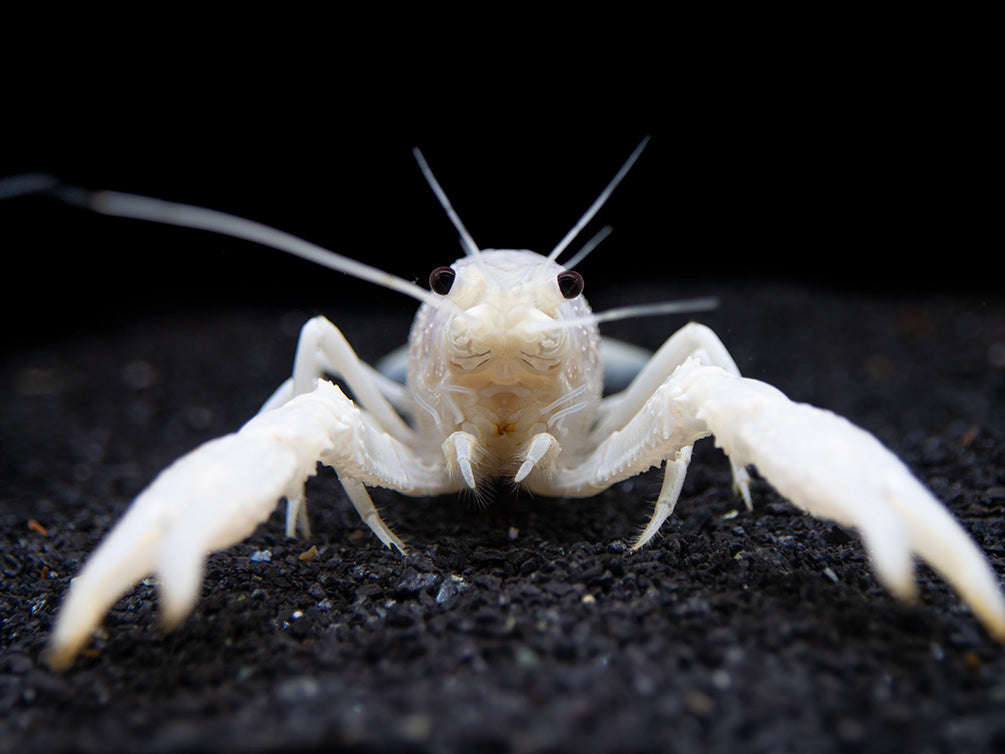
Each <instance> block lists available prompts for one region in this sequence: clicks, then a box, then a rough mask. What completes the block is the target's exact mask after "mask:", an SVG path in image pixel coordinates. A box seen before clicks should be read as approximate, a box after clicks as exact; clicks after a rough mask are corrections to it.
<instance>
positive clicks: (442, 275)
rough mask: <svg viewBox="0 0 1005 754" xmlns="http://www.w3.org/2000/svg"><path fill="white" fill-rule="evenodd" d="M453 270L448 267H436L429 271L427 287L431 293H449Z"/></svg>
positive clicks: (452, 280) (443, 294)
mask: <svg viewBox="0 0 1005 754" xmlns="http://www.w3.org/2000/svg"><path fill="white" fill-rule="evenodd" d="M454 277H455V274H454V271H453V270H452V269H450V268H449V267H437V268H436V269H435V270H433V271H432V272H431V273H429V288H430V290H431V291H433V293H439V294H440V295H441V296H446V295H447V294H448V293H450V286H452V285H453V284H454Z"/></svg>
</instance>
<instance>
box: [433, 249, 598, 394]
mask: <svg viewBox="0 0 1005 754" xmlns="http://www.w3.org/2000/svg"><path fill="white" fill-rule="evenodd" d="M430 287H431V288H432V290H433V291H434V292H437V293H440V295H443V296H445V297H448V298H449V300H450V301H451V302H452V303H453V304H455V305H456V307H457V309H456V310H455V311H454V312H453V313H452V314H451V316H450V317H449V320H448V322H447V323H446V327H445V328H444V329H443V331H442V337H443V343H442V346H443V353H444V356H445V358H446V361H447V362H448V363H449V365H450V367H451V369H452V370H453V371H455V372H458V373H461V374H465V375H469V376H473V375H476V374H477V375H480V379H479V380H478V381H479V382H486V383H487V382H491V383H494V384H511V383H521V384H524V385H527V384H528V383H533V382H537V381H539V380H540V379H541V378H542V377H544V376H546V375H547V374H548V373H551V372H556V371H557V370H558V369H559V368H560V367H561V365H562V363H563V362H564V361H565V360H566V358H568V355H569V353H568V351H569V341H570V338H569V331H568V328H564V327H561V326H560V321H561V319H562V317H563V315H569V314H572V315H575V314H578V313H581V312H583V311H586V312H588V311H589V308H588V307H587V305H586V302H585V300H584V299H583V298H582V290H583V279H582V277H580V276H579V274H578V273H575V272H571V271H568V270H565V269H564V268H563V267H562V266H561V265H559V264H557V263H555V262H553V261H551V260H548V259H547V258H545V257H542V256H541V255H539V254H536V253H534V252H531V251H507V250H487V251H483V252H481V253H480V254H479V256H478V257H476V258H472V257H465V258H463V259H460V260H458V261H457V262H455V263H454V264H453V265H452V266H451V267H440V268H437V269H436V270H434V272H433V274H432V275H431V276H430Z"/></svg>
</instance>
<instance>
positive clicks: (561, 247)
mask: <svg viewBox="0 0 1005 754" xmlns="http://www.w3.org/2000/svg"><path fill="white" fill-rule="evenodd" d="M648 143H649V137H648V136H646V138H644V139H643V140H642V143H640V144H639V145H638V146H637V147H635V151H634V152H632V153H631V154H630V155H629V156H628V159H627V160H625V164H624V165H622V166H621V169H620V170H619V171H618V172H617V173H615V175H614V177H613V178H612V179H611V182H610V183H608V184H607V188H605V189H604V190H603V191H601V192H600V196H598V197H597V198H596V199H595V200H594V201H593V204H591V205H590V208H589V209H588V210H586V212H585V213H584V214H583V216H582V217H581V218H579V221H578V222H577V223H576V224H575V225H573V226H572V229H571V230H570V231H569V232H568V233H566V234H565V238H563V239H562V240H561V241H559V242H558V246H556V247H555V248H554V249H553V250H552V252H551V254H549V255H548V259H551V260H555V259H557V258H558V256H559V254H561V253H562V252H563V251H565V249H566V247H567V246H568V245H569V244H570V243H572V241H573V239H574V238H575V237H576V236H578V235H579V231H581V230H582V229H583V228H584V227H585V226H586V224H587V223H588V222H590V220H592V219H593V216H594V215H596V214H597V212H599V211H600V208H601V207H603V206H604V202H606V201H607V199H608V198H609V197H610V195H611V194H612V193H613V192H614V189H615V188H617V186H618V184H619V183H621V179H622V178H624V177H625V176H626V175H628V171H629V170H631V169H632V165H634V164H635V161H636V160H637V159H639V155H640V154H642V150H643V149H645V148H646V144H648Z"/></svg>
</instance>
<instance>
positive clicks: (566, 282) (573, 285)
mask: <svg viewBox="0 0 1005 754" xmlns="http://www.w3.org/2000/svg"><path fill="white" fill-rule="evenodd" d="M558 290H560V291H561V292H562V295H563V296H565V297H566V298H576V296H578V295H579V294H580V293H582V292H583V276H582V275H580V274H579V273H578V272H573V271H572V270H566V271H565V272H560V273H558Z"/></svg>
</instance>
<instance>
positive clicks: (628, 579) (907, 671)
mask: <svg viewBox="0 0 1005 754" xmlns="http://www.w3.org/2000/svg"><path fill="white" fill-rule="evenodd" d="M705 292H706V291H702V293H705ZM714 292H715V293H718V294H719V295H720V296H721V298H722V306H721V308H720V309H719V310H717V311H715V312H712V313H710V314H709V315H708V316H702V317H701V319H702V320H703V321H706V322H708V323H709V324H710V325H712V326H713V327H715V329H716V330H717V331H718V332H719V333H720V335H721V337H722V339H723V340H724V341H725V343H726V345H727V346H728V347H729V348H730V349H731V350H732V351H733V352H734V355H735V356H736V358H737V361H738V363H739V364H740V367H741V370H743V371H744V372H745V373H746V374H747V375H748V376H752V377H757V378H761V379H765V380H767V381H769V382H772V383H773V384H776V385H778V386H779V387H780V388H782V389H783V390H784V391H786V392H787V393H789V394H790V395H791V396H792V397H794V398H796V399H798V400H803V401H808V402H811V403H814V404H817V405H821V406H824V407H827V408H832V409H834V410H836V411H838V412H839V413H842V414H844V415H846V416H848V417H849V418H851V419H853V420H854V421H856V422H857V423H859V424H861V425H862V426H864V427H866V428H868V429H869V430H871V431H873V432H875V433H876V434H877V435H878V436H879V437H880V439H881V440H883V441H884V442H885V443H887V444H888V445H889V446H890V447H892V448H893V449H894V450H895V451H896V452H897V453H899V454H900V455H901V456H902V457H903V458H904V459H905V460H906V461H907V463H908V464H909V465H910V467H911V468H912V469H913V470H914V471H915V472H916V473H917V474H918V475H919V476H920V477H921V478H922V479H924V480H925V481H926V482H927V483H928V484H929V485H930V487H931V488H932V489H933V490H934V491H935V493H936V494H937V495H938V496H939V497H940V498H941V499H943V500H944V501H946V503H947V505H948V506H949V507H950V508H951V509H952V510H953V511H954V513H955V514H956V515H957V516H958V517H959V518H960V519H961V520H962V521H963V523H964V525H965V526H966V528H967V529H968V530H969V531H970V532H972V533H973V535H974V537H975V538H976V539H977V541H978V542H979V543H980V545H981V546H982V547H983V548H984V550H985V551H986V552H987V553H988V555H989V557H990V558H991V561H992V563H993V564H994V565H995V567H996V568H997V570H998V571H999V573H1002V572H1003V571H1005V519H1003V516H1002V513H1003V508H1005V452H1003V449H1002V447H1003V446H1002V439H1003V426H1005V425H1003V423H1002V406H1003V401H1002V397H1003V390H1005V371H1003V370H1005V304H1003V302H1002V301H1001V300H1000V299H991V300H986V299H982V298H980V297H978V296H963V295H949V294H944V295H935V294H931V293H915V294H911V295H905V296H900V297H895V296H885V297H861V296H854V297H853V296H846V295H842V294H840V293H837V292H834V291H828V290H819V289H818V290H804V289H798V288H796V287H794V286H791V285H781V284H779V285H767V284H764V285H762V284H748V285H738V284H733V285H724V286H721V287H719V288H717V289H716V290H715V291H714ZM625 293H626V292H625V291H624V290H622V291H620V292H619V297H618V300H615V299H613V298H611V299H610V300H609V301H600V300H598V299H596V298H595V297H594V296H592V295H591V291H588V295H591V299H592V300H593V303H594V305H595V306H596V305H597V304H601V306H605V305H613V304H615V303H620V302H623V301H625V300H646V299H650V300H651V299H662V298H666V291H665V289H664V288H657V287H656V286H647V285H645V284H639V285H637V286H636V287H635V288H633V289H632V290H631V291H629V292H628V293H629V295H628V296H627V298H626V296H625ZM674 293H678V292H674ZM326 313H327V314H329V316H331V318H332V319H333V320H334V321H336V322H337V323H338V324H339V325H340V326H341V327H342V329H343V330H344V332H345V333H346V335H347V337H348V338H349V340H350V341H351V342H352V343H354V344H355V345H356V346H357V348H358V350H359V352H360V353H361V355H363V356H364V357H365V358H367V359H373V358H374V357H376V356H378V355H380V353H382V352H383V351H385V350H387V349H388V348H390V347H392V346H394V345H397V344H398V343H399V342H401V341H402V340H403V338H404V337H405V333H406V332H407V326H408V321H407V317H402V316H401V315H399V314H397V313H388V314H383V315H376V316H374V315H372V314H371V315H367V316H363V314H362V313H361V312H359V311H352V310H349V309H348V308H347V307H344V308H338V307H336V308H333V309H331V310H329V311H327V312H326ZM307 316H308V313H307V312H298V311H286V310H282V309H276V310H271V309H270V310H264V311H263V310H258V311H240V310H225V311H222V312H206V313H203V314H195V313H190V314H187V315H178V314H164V315H162V316H159V317H158V316H153V315H151V316H148V317H144V318H143V319H142V320H140V321H136V322H133V323H131V324H128V325H121V324H119V325H116V326H111V325H109V326H108V327H105V328H103V329H99V330H95V331H89V332H83V333H78V334H76V335H73V336H68V337H64V338H60V339H55V338H53V339H49V340H47V341H46V342H44V343H34V344H31V345H25V346H22V347H19V348H18V349H16V350H14V351H13V352H10V353H9V354H8V356H7V358H5V360H4V362H3V364H2V365H0V373H2V378H3V381H2V392H0V417H2V424H0V427H2V429H0V443H2V445H0V474H2V488H0V529H2V532H3V540H2V541H3V553H2V559H3V562H2V582H0V610H2V616H3V622H2V632H0V647H2V652H3V654H2V657H0V750H2V751H3V752H15V751H16V752H21V753H23V754H31V753H34V752H48V753H50V754H55V753H57V752H70V751H79V752H102V753H111V752H126V751H148V752H162V753H164V754H167V753H171V754H176V753H178V752H195V751H199V752H242V753H251V752H274V751H296V752H301V753H305V752H314V751H318V752H320V751H351V752H364V751H408V752H466V751H478V752H528V753H530V752H577V754H591V753H592V752H655V751H683V752H694V751H707V752H726V751H729V752H736V751H745V752H842V751H855V752H900V751H912V752H916V753H920V752H943V751H945V752H949V751H952V752H989V751H1001V750H1005V649H1003V648H1002V647H1001V646H998V645H997V644H995V643H994V642H993V641H991V640H990V639H989V638H988V636H987V635H986V633H985V632H984V631H983V629H982V628H981V627H980V626H979V624H978V623H977V622H976V621H975V619H974V617H973V616H972V615H971V613H970V612H969V611H968V610H967V609H966V608H965V607H963V606H962V605H961V604H960V602H959V600H958V599H957V597H956V596H955V595H954V594H953V593H952V592H951V591H950V590H949V589H948V588H947V586H946V585H945V583H944V582H942V581H941V580H940V579H938V578H937V577H935V576H934V575H933V574H932V573H931V572H930V571H929V570H927V569H925V568H921V569H920V570H919V578H920V579H921V581H922V591H921V594H922V600H921V602H920V603H919V604H915V605H902V604H898V603H896V602H894V601H893V600H892V599H891V598H890V597H889V596H888V595H887V594H886V593H885V592H884V591H883V590H882V589H881V588H880V587H879V586H878V585H877V583H876V581H875V579H874V577H873V575H872V573H871V572H870V569H869V566H868V563H867V560H866V557H865V555H864V553H863V550H862V548H861V546H860V544H859V541H858V539H857V538H856V537H855V536H854V534H853V533H850V532H847V531H845V530H843V529H842V528H840V527H838V526H836V525H833V524H831V523H828V522H825V521H816V520H812V519H810V518H809V517H807V516H804V515H802V514H800V513H798V512H797V511H796V510H795V509H794V508H793V507H792V506H791V505H789V504H788V503H786V502H785V501H783V500H781V499H780V498H779V497H778V496H777V495H776V494H775V493H774V492H773V490H772V489H771V488H770V487H769V486H768V485H767V484H766V483H764V482H763V481H757V482H756V483H755V487H754V499H755V509H754V511H753V512H749V513H748V512H746V511H745V510H743V508H742V505H740V504H739V503H738V500H737V499H736V498H735V497H734V496H733V495H732V493H731V491H730V479H729V471H728V466H727V464H726V463H725V460H724V459H723V457H722V456H721V454H720V453H719V451H717V450H716V449H715V448H714V446H713V444H712V443H711V442H710V441H707V440H706V441H703V442H702V443H701V444H700V445H699V447H698V449H697V451H696V454H695V460H694V463H693V464H692V468H691V472H690V474H689V477H688V480H687V483H686V485H685V490H684V495H683V497H682V500H681V503H680V505H679V506H678V510H677V513H676V514H675V516H674V517H673V518H672V519H671V520H670V521H669V522H668V523H667V525H666V527H665V529H664V531H663V533H662V534H663V536H662V537H661V538H660V539H659V540H658V541H657V542H656V543H655V545H654V546H652V547H650V548H649V549H647V550H645V551H644V552H640V553H637V554H634V555H628V554H627V552H626V544H625V543H626V542H627V541H629V540H630V538H631V537H632V535H633V534H634V533H635V532H636V531H637V530H638V528H639V527H640V526H641V525H642V524H643V523H644V521H645V519H646V516H647V513H648V510H649V503H648V502H647V501H651V500H652V499H653V498H654V496H655V493H656V491H657V490H658V487H659V477H658V475H656V474H648V475H644V476H642V477H639V478H637V479H635V480H632V481H630V482H628V483H625V484H622V485H619V486H618V487H616V488H613V489H611V490H608V491H607V492H606V493H604V494H602V495H600V496H598V497H597V498H595V499H591V500H586V501H562V500H548V499H533V498H531V497H528V496H522V497H513V496H512V494H511V493H510V491H509V490H508V489H507V488H505V487H501V488H500V489H499V490H497V491H496V493H495V495H494V496H493V498H492V500H491V502H490V503H489V504H488V505H486V506H480V505H478V504H476V503H475V502H473V501H470V500H465V499H453V498H444V499H435V500H412V499H408V498H403V497H400V496H398V495H395V494H392V493H385V492H382V491H377V492H375V499H376V500H377V502H378V505H379V506H380V507H381V509H382V511H383V512H384V515H385V517H386V519H387V520H388V521H389V523H390V524H391V525H392V527H393V528H394V529H395V531H396V532H397V533H399V534H400V535H401V536H402V537H403V538H404V539H405V541H406V542H407V543H408V544H409V545H410V547H411V552H410V554H409V555H408V556H407V557H405V558H402V557H400V556H397V555H395V554H393V553H391V552H389V551H387V550H384V549H382V548H381V546H380V545H379V543H378V542H377V540H376V539H375V538H374V537H373V536H372V535H371V534H370V533H368V531H366V530H365V528H364V527H363V526H362V525H361V524H360V522H359V520H358V518H357V517H356V516H355V514H354V513H353V511H352V510H351V508H350V507H349V505H348V503H347V501H346V500H345V498H344V496H343V494H342V492H341V488H340V487H339V486H338V484H337V482H336V481H335V479H334V476H333V475H332V474H331V473H330V472H326V471H322V473H320V474H319V475H318V477H317V478H315V479H314V480H313V481H312V482H311V484H310V485H309V495H310V501H311V508H310V513H311V521H312V525H313V529H314V532H315V534H314V536H313V537H312V538H311V539H310V540H308V541H291V540H288V539H286V538H285V537H284V536H283V533H282V530H283V525H282V510H281V509H280V508H277V512H276V514H275V515H273V516H272V518H271V519H270V520H269V521H268V522H266V523H265V524H263V525H262V526H261V527H260V528H259V529H258V531H257V532H256V534H255V536H254V537H252V538H251V539H249V540H248V541H246V542H244V543H242V544H239V545H237V546H235V547H233V548H232V549H230V550H228V551H226V552H222V553H218V554H215V555H213V556H212V557H211V558H210V560H209V566H208V571H207V574H206V581H205V586H204V589H203V597H202V599H201V601H200V602H199V604H198V607H197V608H196V611H195V613H194V614H193V615H192V616H191V618H190V619H189V620H188V621H187V622H186V623H185V624H184V625H183V627H182V628H181V629H179V630H177V631H175V632H174V633H171V634H170V635H167V636H164V635H162V634H161V633H160V632H159V631H158V630H157V614H156V595H155V588H154V586H153V585H152V582H151V583H146V584H142V585H139V586H138V587H137V588H136V589H135V590H133V591H132V592H131V593H130V594H129V595H128V596H127V597H126V598H125V599H123V600H122V601H121V602H120V603H119V604H118V605H117V606H116V607H115V608H114V609H113V610H112V612H111V613H110V614H109V616H108V618H107V620H106V621H105V625H104V628H103V629H102V630H101V631H100V632H99V634H98V635H97V636H96V638H95V640H94V642H93V644H92V646H91V647H90V649H89V650H88V651H87V653H86V655H85V656H83V657H81V658H80V659H79V660H78V661H77V663H76V664H75V665H74V666H73V668H72V669H71V670H69V671H68V672H66V673H64V674H57V673H54V672H52V671H50V670H49V669H48V668H47V667H46V666H45V665H44V663H43V662H42V661H41V657H40V655H41V652H42V650H43V647H44V643H45V640H46V636H47V635H48V632H49V629H50V626H51V623H52V620H53V616H54V614H55V612H56V608H57V606H58V604H59V602H60V599H61V597H62V595H63V594H64V592H65V590H66V589H67V587H68V584H69V580H70V578H71V576H72V575H73V574H74V573H75V571H76V570H77V569H78V568H79V566H80V564H81V563H82V562H83V560H84V559H85V558H86V556H87V554H88V553H89V552H91V551H93V549H94V547H95V545H96V543H97V541H98V540H99V538H100V537H101V535H102V534H103V533H104V532H105V531H107V530H108V529H109V527H110V526H112V524H113V523H114V522H115V520H116V519H117V518H118V517H119V515H120V514H121V512H122V510H123V508H124V507H125V506H126V505H127V504H128V502H129V500H130V499H131V498H132V497H133V496H134V495H135V494H136V493H137V492H138V491H139V490H140V489H142V488H143V487H144V486H145V484H146V483H148V482H149V481H150V479H151V478H152V476H153V475H154V474H155V473H156V472H157V471H158V470H159V469H160V468H162V467H163V466H165V465H166V464H167V463H168V462H169V461H170V460H172V459H173V458H174V457H176V456H178V455H180V454H181V453H183V452H184V451H186V450H188V449H190V448H192V447H194V446H195V445H196V444H198V443H200V442H202V441H204V440H206V439H209V438H211V437H213V436H216V435H219V434H222V433H224V432H227V431H231V430H233V429H235V428H236V427H237V426H239V424H240V423H241V422H242V421H243V420H244V419H246V418H247V417H249V416H251V415H252V413H253V412H254V411H255V410H256V409H257V407H258V405H259V404H260V402H261V401H262V400H263V399H264V398H265V397H266V396H267V395H268V394H269V393H270V391H271V390H272V389H273V388H274V387H275V385H276V384H278V382H279V381H280V380H281V379H283V377H284V376H285V375H286V373H287V371H288V369H289V366H290V364H291V362H292V356H293V348H294V344H295V338H296V332H297V327H298V325H299V323H300V322H302V321H303V320H304V319H306V317H307ZM682 322H683V320H680V321H676V322H668V321H666V320H661V319H653V320H646V321H643V322H637V323H621V324H620V325H619V327H616V328H615V327H612V328H611V329H610V331H611V332H612V333H618V334H620V335H621V336H622V337H631V338H632V339H633V340H635V341H636V342H640V343H642V344H644V345H649V346H655V345H658V343H659V342H660V341H662V340H663V339H664V338H665V337H666V336H667V335H668V334H669V332H670V330H671V329H673V328H674V327H676V326H679V325H680V324H682ZM848 473H849V475H854V473H855V470H854V469H848Z"/></svg>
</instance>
